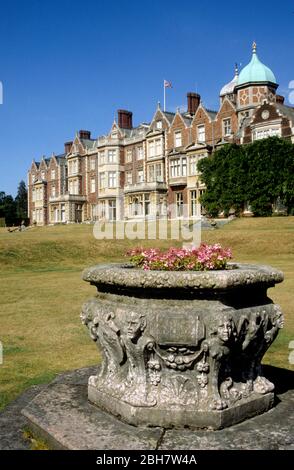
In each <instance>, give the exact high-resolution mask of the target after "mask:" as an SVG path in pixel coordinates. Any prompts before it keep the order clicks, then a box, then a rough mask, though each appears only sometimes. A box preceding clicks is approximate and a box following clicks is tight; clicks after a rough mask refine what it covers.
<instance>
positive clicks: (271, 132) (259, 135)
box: [253, 127, 281, 140]
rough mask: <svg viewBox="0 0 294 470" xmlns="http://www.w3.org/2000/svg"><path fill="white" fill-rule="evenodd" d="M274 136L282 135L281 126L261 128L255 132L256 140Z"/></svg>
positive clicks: (254, 137)
mask: <svg viewBox="0 0 294 470" xmlns="http://www.w3.org/2000/svg"><path fill="white" fill-rule="evenodd" d="M272 136H278V137H280V136H281V130H280V129H279V128H277V127H276V128H272V129H260V130H256V131H255V132H254V134H253V139H254V140H260V139H266V138H267V137H272Z"/></svg>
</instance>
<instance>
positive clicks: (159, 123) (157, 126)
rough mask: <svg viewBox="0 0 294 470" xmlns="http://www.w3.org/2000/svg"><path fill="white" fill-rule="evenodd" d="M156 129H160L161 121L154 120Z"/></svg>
mask: <svg viewBox="0 0 294 470" xmlns="http://www.w3.org/2000/svg"><path fill="white" fill-rule="evenodd" d="M156 129H162V121H157V122H156Z"/></svg>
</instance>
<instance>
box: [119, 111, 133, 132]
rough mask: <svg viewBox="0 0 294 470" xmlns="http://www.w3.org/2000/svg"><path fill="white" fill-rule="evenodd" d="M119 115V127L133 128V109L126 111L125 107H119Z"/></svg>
mask: <svg viewBox="0 0 294 470" xmlns="http://www.w3.org/2000/svg"><path fill="white" fill-rule="evenodd" d="M117 116H118V127H120V128H122V129H132V128H133V113H131V111H126V110H125V109H118V110H117Z"/></svg>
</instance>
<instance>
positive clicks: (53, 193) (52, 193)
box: [51, 185, 56, 197]
mask: <svg viewBox="0 0 294 470" xmlns="http://www.w3.org/2000/svg"><path fill="white" fill-rule="evenodd" d="M51 196H52V197H55V196H56V188H55V186H54V185H53V186H52V187H51Z"/></svg>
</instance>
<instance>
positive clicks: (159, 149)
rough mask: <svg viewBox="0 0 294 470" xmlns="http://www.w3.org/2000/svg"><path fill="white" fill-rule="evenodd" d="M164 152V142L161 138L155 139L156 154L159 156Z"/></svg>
mask: <svg viewBox="0 0 294 470" xmlns="http://www.w3.org/2000/svg"><path fill="white" fill-rule="evenodd" d="M161 154H162V142H161V139H156V140H155V156H157V157H158V156H159V155H161Z"/></svg>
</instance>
